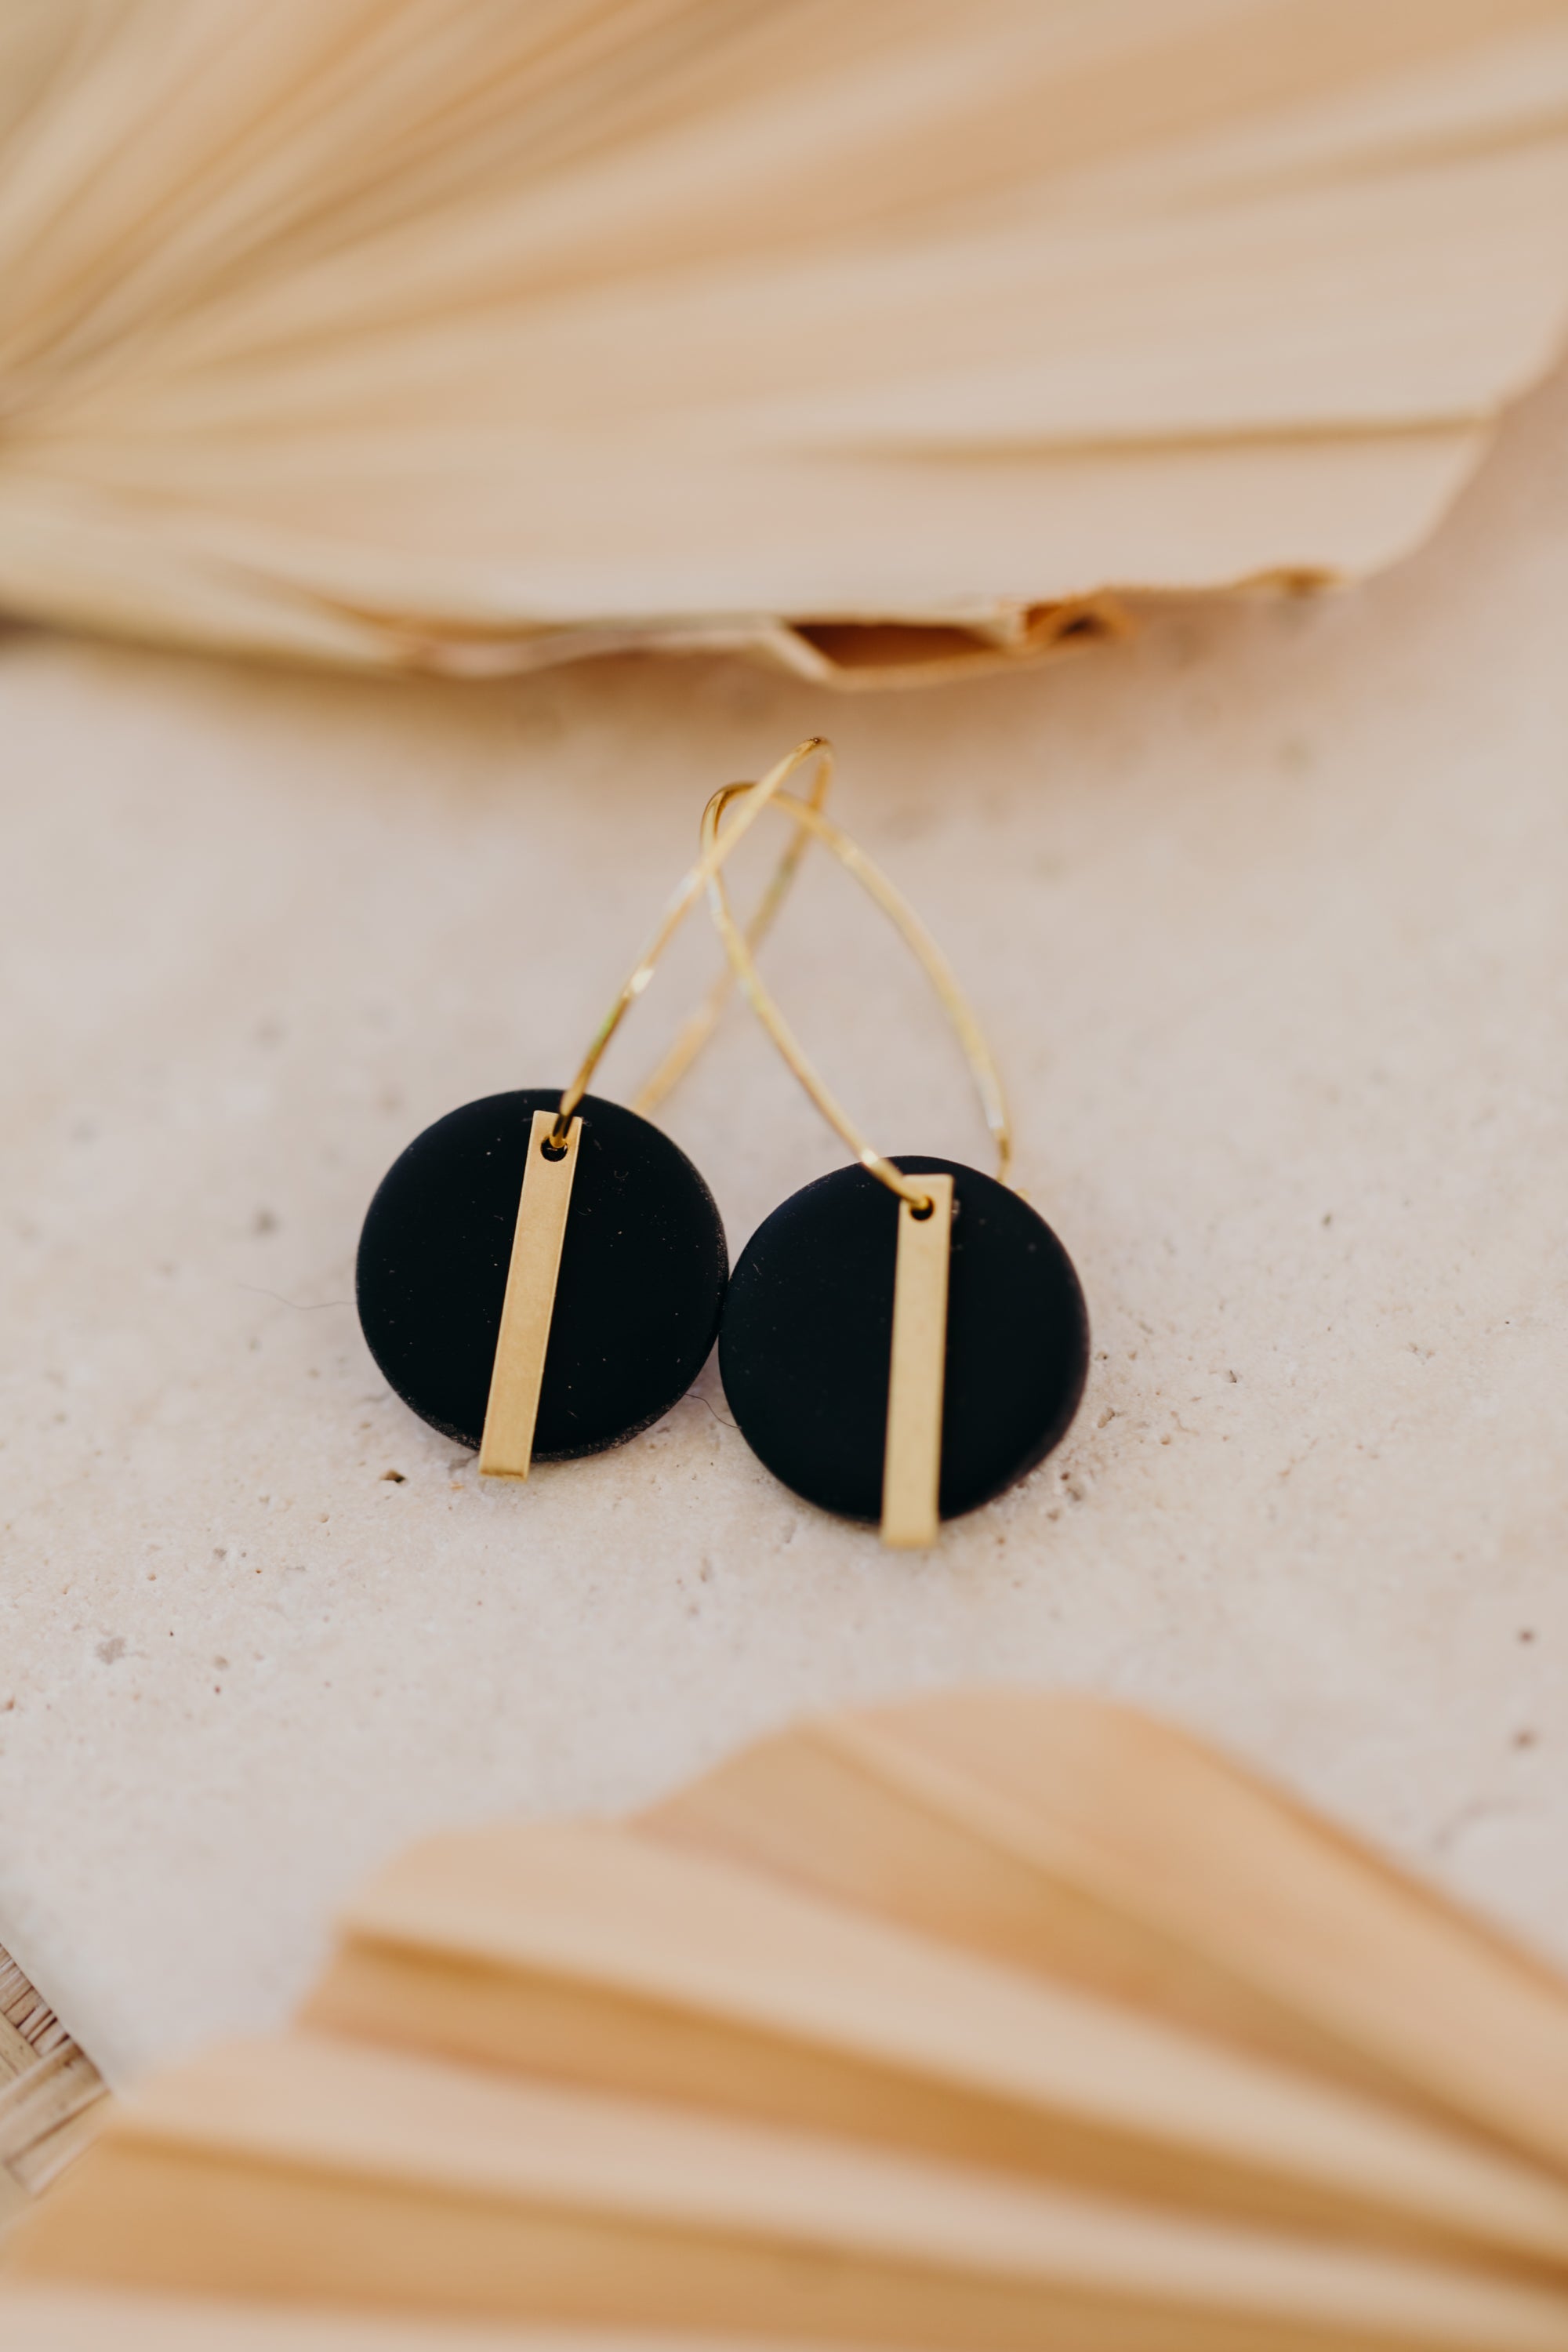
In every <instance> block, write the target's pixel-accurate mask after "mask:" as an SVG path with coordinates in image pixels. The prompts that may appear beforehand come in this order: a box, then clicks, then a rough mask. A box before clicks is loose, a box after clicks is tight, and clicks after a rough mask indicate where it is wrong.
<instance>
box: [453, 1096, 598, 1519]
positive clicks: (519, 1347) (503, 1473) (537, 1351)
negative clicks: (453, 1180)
mask: <svg viewBox="0 0 1568 2352" xmlns="http://www.w3.org/2000/svg"><path fill="white" fill-rule="evenodd" d="M554 1124H555V1113H554V1112H553V1111H552V1110H536V1111H535V1112H534V1114H533V1131H532V1133H531V1135H530V1137H529V1139H528V1165H527V1167H526V1168H525V1169H524V1171H523V1177H522V1197H521V1200H520V1201H519V1202H518V1204H517V1223H516V1224H515V1225H514V1226H513V1228H512V1235H511V1263H510V1265H509V1267H508V1268H507V1277H506V1297H505V1300H504V1301H503V1303H502V1306H501V1311H500V1339H498V1340H497V1341H496V1356H495V1363H494V1365H493V1366H492V1368H491V1370H490V1392H489V1401H488V1402H487V1403H486V1406H485V1428H484V1435H483V1436H482V1437H481V1438H480V1440H479V1471H480V1474H481V1475H482V1476H484V1477H486V1478H526V1477H527V1475H528V1473H529V1466H530V1465H531V1462H532V1460H533V1425H534V1423H535V1422H536V1421H537V1420H538V1418H539V1391H540V1384H541V1382H542V1381H543V1378H544V1351H545V1349H546V1348H547V1347H548V1346H549V1345H550V1318H551V1317H552V1314H553V1313H554V1311H555V1284H556V1278H557V1276H559V1274H560V1272H561V1245H562V1244H563V1241H564V1240H565V1238H566V1212H567V1210H568V1209H569V1208H570V1206H571V1205H572V1179H573V1177H574V1175H575V1173H576V1170H577V1139H578V1137H579V1136H580V1135H581V1134H582V1131H583V1122H582V1120H581V1119H580V1118H574V1120H573V1122H572V1124H571V1126H570V1128H569V1129H567V1132H566V1149H565V1150H564V1151H563V1153H562V1154H561V1157H560V1158H559V1159H558V1160H552V1159H551V1158H550V1156H549V1154H548V1153H547V1152H546V1151H545V1150H544V1143H545V1140H546V1139H547V1137H548V1136H549V1133H550V1130H551V1129H552V1127H553V1126H554Z"/></svg>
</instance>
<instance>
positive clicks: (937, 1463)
mask: <svg viewBox="0 0 1568 2352" xmlns="http://www.w3.org/2000/svg"><path fill="white" fill-rule="evenodd" d="M910 1181H913V1182H915V1183H918V1184H919V1185H920V1186H921V1189H922V1190H923V1191H924V1192H926V1193H927V1194H928V1195H929V1197H930V1199H931V1204H932V1205H931V1211H930V1212H929V1213H928V1214H927V1215H926V1216H924V1217H921V1215H919V1214H918V1213H917V1211H916V1209H915V1207H914V1204H913V1203H912V1202H910V1201H907V1200H900V1202H899V1255H898V1264H897V1267H896V1270H895V1273H894V1276H893V1348H892V1363H891V1369H890V1371H889V1379H888V1440H887V1448H886V1451H885V1453H884V1454H883V1457H882V1541H883V1542H884V1543H885V1544H893V1545H896V1546H897V1547H898V1548H899V1549H901V1550H907V1551H923V1550H925V1549H926V1548H927V1547H928V1546H929V1545H931V1544H933V1543H935V1541H936V1537H937V1526H938V1519H937V1490H938V1487H939V1486H940V1483H941V1478H942V1374H943V1370H944V1362H945V1358H946V1354H947V1266H948V1253H949V1247H950V1244H951V1241H952V1177H951V1176H927V1175H924V1174H922V1175H921V1176H918V1177H915V1178H913V1179H911V1180H910Z"/></svg>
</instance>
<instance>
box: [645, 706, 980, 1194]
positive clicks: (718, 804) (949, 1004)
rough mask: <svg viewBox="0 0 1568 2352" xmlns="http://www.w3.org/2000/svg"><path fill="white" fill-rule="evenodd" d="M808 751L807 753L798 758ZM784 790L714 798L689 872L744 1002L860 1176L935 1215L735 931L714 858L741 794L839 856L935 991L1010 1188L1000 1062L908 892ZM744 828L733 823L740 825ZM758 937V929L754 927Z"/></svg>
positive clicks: (736, 788) (729, 788)
mask: <svg viewBox="0 0 1568 2352" xmlns="http://www.w3.org/2000/svg"><path fill="white" fill-rule="evenodd" d="M814 740H815V741H816V742H817V743H821V742H822V739H821V738H820V737H817V738H816V739H814ZM805 748H806V747H805V746H803V747H802V750H803V751H804V750H805ZM823 748H824V749H825V750H826V749H827V748H828V747H827V746H826V745H825V744H824V745H823ZM800 756H801V754H800V753H799V752H795V753H792V754H791V759H792V761H798V759H799V758H800ZM783 781H784V778H783V775H781V773H780V771H779V769H777V768H774V769H770V770H769V772H768V773H767V775H766V776H764V777H763V780H762V782H760V783H758V784H726V785H725V786H724V787H723V789H722V790H721V792H717V793H714V795H713V797H712V799H711V800H710V802H709V803H708V805H707V807H706V809H704V811H703V813H702V846H703V856H702V859H701V861H700V866H696V867H693V869H692V871H693V874H696V873H698V872H699V871H701V870H702V868H704V867H706V868H708V869H710V870H709V872H708V879H707V886H706V887H707V890H708V901H709V907H710V912H711V914H712V917H713V923H714V928H715V929H717V931H718V933H719V936H720V939H721V940H722V941H723V944H724V951H725V954H726V956H727V957H728V959H729V962H730V968H731V971H733V973H734V975H735V978H736V979H737V980H738V981H739V982H740V984H741V986H742V990H743V991H744V992H745V995H746V998H747V1001H748V1003H750V1004H751V1006H752V1011H753V1012H754V1013H756V1015H757V1018H758V1020H759V1021H761V1023H762V1024H763V1027H764V1028H765V1029H766V1031H767V1033H768V1034H769V1036H770V1037H771V1038H772V1039H773V1044H774V1045H776V1046H777V1048H778V1050H779V1052H780V1054H781V1055H783V1056H784V1061H785V1062H786V1063H787V1064H788V1066H789V1067H790V1069H791V1070H792V1071H793V1072H794V1074H795V1077H796V1078H797V1079H798V1080H799V1082H800V1084H801V1085H802V1086H803V1087H805V1091H806V1093H807V1094H808V1095H809V1096H810V1097H811V1099H812V1101H813V1102H814V1103H815V1104H816V1108H817V1109H818V1110H819V1111H820V1112H821V1113H822V1116H823V1117H824V1118H825V1119H826V1121H827V1123H828V1125H829V1126H830V1127H832V1128H833V1129H835V1130H836V1132H837V1134H838V1135H839V1136H841V1137H842V1139H843V1140H844V1141H845V1143H846V1144H847V1146H848V1148H849V1150H851V1151H852V1152H853V1153H854V1155H855V1157H856V1159H857V1160H859V1161H860V1163H861V1165H862V1167H865V1168H868V1169H869V1170H870V1171H871V1173H872V1175H873V1176H875V1177H876V1178H877V1179H878V1181H879V1182H880V1183H883V1184H885V1185H886V1186H887V1187H888V1190H889V1192H896V1193H897V1194H898V1196H899V1198H900V1200H901V1201H907V1202H910V1205H911V1206H912V1207H915V1208H918V1209H919V1210H921V1212H922V1213H924V1212H927V1211H928V1210H929V1206H930V1195H929V1194H928V1193H927V1192H925V1191H924V1190H923V1189H922V1187H921V1180H920V1179H919V1178H918V1177H910V1176H906V1175H904V1174H903V1173H902V1171H900V1170H899V1169H897V1168H895V1167H894V1165H893V1163H892V1161H891V1160H888V1159H885V1158H884V1157H883V1155H882V1154H881V1153H880V1152H879V1151H878V1150H876V1148H875V1146H874V1145H873V1144H871V1143H870V1142H869V1141H868V1139H867V1138H866V1137H865V1136H864V1135H863V1134H862V1133H861V1131H860V1129H859V1128H858V1127H857V1126H856V1124H855V1122H854V1120H853V1119H852V1118H850V1117H849V1114H848V1112H847V1110H845V1108H843V1106H842V1104H841V1103H840V1102H839V1101H838V1100H837V1097H836V1096H835V1095H834V1094H833V1093H832V1092H831V1091H830V1089H829V1088H828V1087H827V1086H826V1084H825V1083H824V1081H823V1079H822V1078H821V1076H819V1075H818V1073H817V1071H816V1068H815V1066H813V1064H812V1062H811V1061H810V1059H809V1057H808V1056H807V1055H806V1054H805V1051H804V1049H803V1048H802V1046H801V1045H800V1043H799V1041H798V1039H797V1038H796V1036H795V1032H794V1031H793V1030H792V1029H791V1027H790V1025H789V1024H788V1022H787V1021H786V1020H785V1019H784V1014H783V1013H781V1011H780V1010H779V1007H778V1005H777V1004H776V1003H774V1001H773V997H772V996H771V995H770V993H769V992H768V990H767V988H766V987H765V986H764V984H763V979H762V975H761V974H760V972H759V971H758V970H757V967H756V962H755V961H754V959H753V956H752V946H751V944H750V943H749V942H748V940H747V938H746V936H745V935H743V934H742V931H741V929H740V927H739V926H738V925H737V923H736V921H735V918H734V912H733V909H732V908H731V905H730V895H729V892H728V890H727V889H726V888H725V886H724V877H723V875H722V873H721V866H722V864H723V856H721V855H716V852H717V851H718V850H719V848H720V845H721V844H722V845H726V854H727V845H729V844H730V843H731V838H732V836H733V835H734V825H731V826H730V827H727V828H723V829H721V826H722V819H723V815H724V811H725V810H726V808H727V807H728V806H729V804H730V803H731V801H732V800H734V799H736V798H738V797H739V796H740V795H741V794H742V793H756V794H757V795H758V796H759V797H758V799H757V800H756V801H754V802H753V803H752V804H751V806H750V807H749V808H748V809H747V810H746V811H744V812H743V815H744V816H745V817H746V818H748V819H749V818H751V817H752V816H753V815H754V814H756V813H757V811H758V810H759V808H760V807H761V805H762V804H763V801H769V802H772V803H773V804H774V805H775V806H776V807H777V808H778V809H779V810H780V811H781V813H782V814H784V815H785V816H787V817H789V818H790V819H791V820H792V822H793V823H794V824H795V826H796V827H797V828H799V829H801V830H802V831H805V832H808V833H810V834H811V835H814V836H815V837H816V839H817V840H818V841H820V842H822V843H823V844H824V845H826V847H827V848H828V849H830V850H831V851H832V852H833V855H834V856H836V857H837V859H838V861H839V863H840V864H841V865H842V866H844V867H845V869H846V870H847V872H848V873H850V874H852V875H853V876H854V877H855V879H856V880H857V881H858V883H859V884H860V885H861V886H862V887H863V888H864V889H866V890H867V891H868V892H869V894H870V896H871V897H872V898H874V899H875V900H876V902H877V904H878V905H879V907H880V908H881V909H882V911H883V913H884V914H885V915H886V916H887V917H888V918H889V920H890V921H891V922H892V924H893V926H894V928H895V929H897V930H898V931H899V933H900V936H901V937H902V939H903V940H904V941H905V943H906V945H907V946H908V947H909V948H910V951H911V952H912V953H913V955H914V956H915V958H916V960H917V961H919V963H920V965H921V969H922V971H924V972H925V974H926V977H927V979H928V980H929V981H930V982H931V986H932V988H933V989H934V990H935V992H936V994H937V996H938V998H939V1000H940V1002H941V1003H942V1010H943V1011H944V1012H945V1013H946V1014H947V1016H948V1019H949V1020H950V1021H951V1022H952V1026H953V1030H954V1033H955V1034H956V1035H957V1038H958V1042H959V1045H960V1046H961V1047H962V1048H963V1057H964V1060H965V1061H966V1062H967V1063H968V1065H969V1069H970V1075H971V1076H972V1077H973V1080H974V1086H975V1091H976V1092H977V1094H978V1095H979V1097H980V1104H981V1108H982V1110H983V1112H984V1118H985V1124H986V1126H987V1127H988V1128H989V1129H990V1130H991V1134H992V1138H993V1139H994V1143H995V1146H996V1174H997V1178H998V1181H1000V1182H1002V1183H1004V1184H1009V1183H1011V1181H1012V1180H1011V1175H1010V1171H1011V1168H1012V1164H1013V1129H1012V1121H1011V1118H1009V1115H1008V1110H1007V1099H1006V1095H1005V1091H1004V1088H1003V1085H1002V1078H1001V1073H1000V1072H999V1071H998V1069H997V1067H996V1061H995V1057H994V1055H993V1053H992V1051H991V1047H990V1045H989V1044H988V1042H987V1040H986V1037H985V1033H984V1030H983V1029H982V1028H981V1026H980V1024H979V1021H978V1020H977V1019H976V1017H975V1014H974V1012H973V1007H972V1006H971V1004H970V1003H969V1000H968V998H967V997H966V996H965V995H964V993H963V989H962V987H961V986H960V985H959V981H958V976H957V974H956V973H955V972H954V971H953V969H952V965H951V964H950V963H949V962H948V960H947V958H946V957H945V956H944V955H943V953H942V950H941V949H940V948H939V947H938V945H937V943H936V941H935V940H933V939H932V937H931V933H930V932H929V931H928V930H927V929H926V927H925V925H924V924H923V923H922V922H921V919H920V917H919V916H918V915H917V914H916V913H915V910H914V908H912V907H911V906H910V903H909V901H908V899H907V898H904V896H903V894H902V892H901V891H900V890H899V889H897V888H896V887H895V886H894V885H893V884H892V883H891V882H890V881H889V879H888V877H887V876H886V875H885V874H884V873H883V872H882V871H881V869H880V867H879V866H876V865H874V864H873V863H872V861H871V859H870V858H868V856H867V855H866V853H865V851H864V850H863V849H861V848H860V847H859V845H858V844H857V843H856V842H854V841H853V840H851V838H850V836H849V835H847V833H845V832H844V831H843V829H842V828H841V827H840V826H838V825H836V824H834V823H833V822H832V820H831V818H829V817H827V816H825V815H824V814H823V812H822V809H821V807H820V805H819V804H818V803H819V800H820V795H815V794H814V796H813V798H812V799H811V800H806V801H803V800H800V799H797V798H796V796H795V793H786V792H783V791H781V790H780V786H781V784H782V783H783ZM739 822H741V820H739V819H738V820H736V823H737V824H738V823H739ZM774 911H776V908H775V909H774ZM770 919H771V917H770ZM752 928H753V929H755V925H753V927H752ZM702 1034H703V1035H706V1034H707V1031H706V1030H704V1031H703V1033H702ZM688 1058H689V1057H688ZM684 1066H685V1065H684V1064H682V1067H684Z"/></svg>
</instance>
